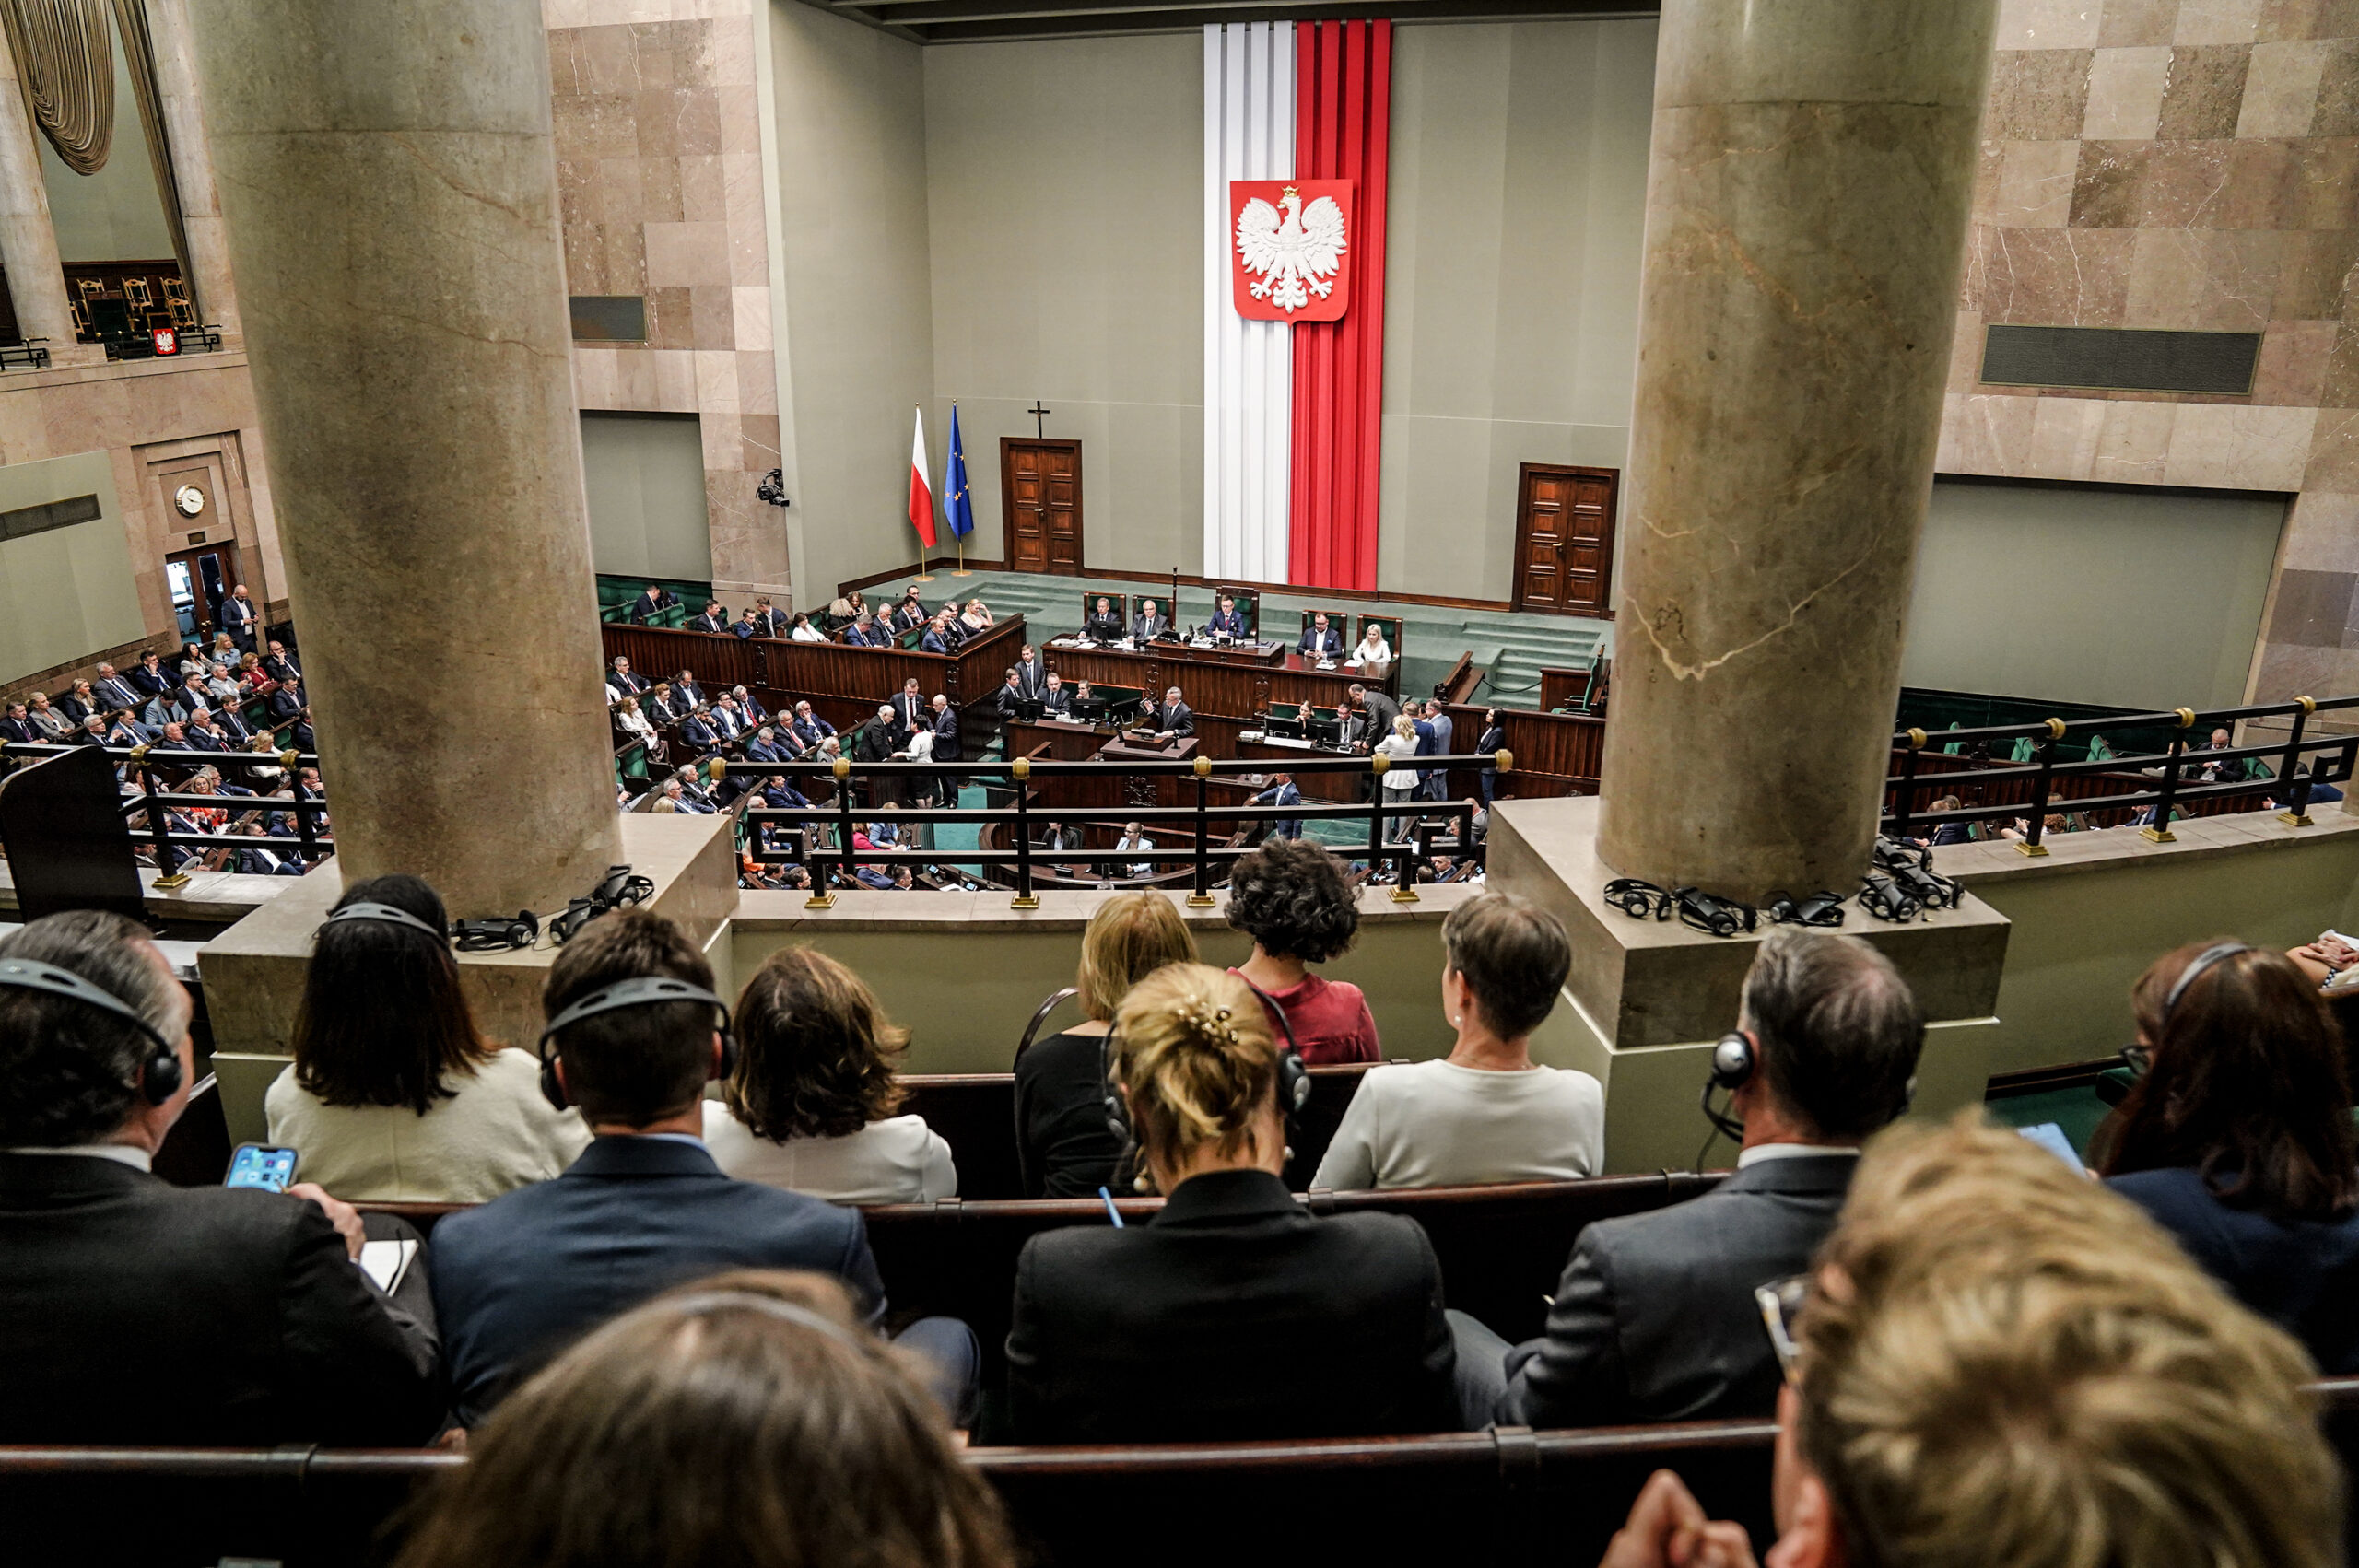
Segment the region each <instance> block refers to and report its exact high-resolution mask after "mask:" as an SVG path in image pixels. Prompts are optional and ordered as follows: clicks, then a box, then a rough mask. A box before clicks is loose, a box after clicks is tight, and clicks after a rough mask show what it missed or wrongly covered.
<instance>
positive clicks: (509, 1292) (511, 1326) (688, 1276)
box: [433, 1138, 885, 1426]
mask: <svg viewBox="0 0 2359 1568" xmlns="http://www.w3.org/2000/svg"><path fill="white" fill-rule="evenodd" d="M726 1269H815V1270H818V1271H819V1272H820V1273H823V1274H833V1275H835V1276H836V1277H837V1278H838V1279H839V1280H841V1281H843V1282H844V1283H845V1284H847V1285H849V1286H850V1287H851V1291H852V1293H853V1294H854V1295H855V1296H857V1297H860V1298H862V1304H863V1308H864V1309H865V1310H866V1311H867V1312H868V1313H869V1314H870V1315H871V1316H872V1317H874V1316H882V1314H883V1312H884V1309H885V1286H884V1282H883V1281H881V1280H880V1279H879V1278H878V1277H877V1273H876V1260H875V1258H874V1257H872V1256H871V1255H870V1253H869V1250H868V1230H867V1227H866V1225H865V1224H863V1223H862V1221H861V1217H860V1214H859V1211H857V1210H851V1209H839V1208H838V1207H836V1206H835V1205H834V1204H832V1203H823V1202H821V1201H820V1200H819V1199H816V1198H807V1197H805V1196H804V1195H803V1194H801V1193H799V1192H788V1191H786V1190H785V1189H784V1188H775V1187H763V1186H760V1185H758V1184H757V1183H754V1182H748V1181H733V1180H731V1179H730V1178H729V1177H727V1176H722V1174H721V1167H720V1166H718V1165H716V1164H713V1163H712V1156H711V1155H710V1154H708V1153H705V1151H704V1149H703V1147H702V1146H701V1145H700V1144H693V1143H682V1142H675V1141H672V1140H670V1139H665V1138H601V1139H599V1140H598V1141H596V1142H594V1143H593V1144H591V1145H590V1147H589V1148H588V1149H586V1150H584V1151H583V1152H582V1154H581V1158H580V1159H578V1160H576V1161H574V1162H573V1164H572V1165H571V1166H570V1167H569V1168H568V1169H567V1171H566V1173H565V1174H564V1175H563V1176H558V1177H557V1179H556V1180H554V1181H545V1182H539V1183H536V1184H534V1186H531V1187H524V1188H517V1189H516V1190H515V1191H513V1192H511V1193H509V1194H507V1195H506V1196H504V1197H500V1198H496V1199H493V1200H492V1201H490V1202H489V1203H487V1204H485V1205H484V1206H483V1207H482V1208H480V1209H472V1210H466V1211H462V1212H460V1213H456V1214H452V1215H451V1216H450V1217H449V1218H447V1219H445V1220H444V1221H443V1222H442V1223H440V1224H439V1225H437V1226H436V1227H435V1228H434V1275H433V1282H434V1312H435V1316H436V1317H437V1318H438V1319H439V1320H440V1324H441V1327H442V1342H443V1347H444V1353H445V1359H446V1361H447V1362H448V1363H449V1365H450V1368H451V1389H452V1406H453V1409H454V1410H456V1411H457V1413H458V1416H459V1419H460V1420H461V1421H462V1422H465V1423H466V1424H467V1425H470V1426H473V1425H475V1424H476V1423H477V1422H480V1421H482V1419H483V1417H484V1415H485V1414H486V1413H487V1411H488V1410H490V1409H491V1407H492V1406H493V1405H494V1404H496V1403H498V1402H499V1398H500V1397H501V1396H502V1395H503V1394H505V1393H506V1392H507V1391H508V1389H509V1388H510V1387H511V1386H512V1385H513V1384H515V1383H516V1382H518V1381H521V1380H522V1378H523V1377H525V1376H527V1375H530V1374H531V1373H532V1372H533V1371H534V1370H535V1369H536V1368H538V1367H539V1366H540V1365H541V1363H544V1362H546V1361H547V1360H548V1359H549V1358H550V1357H551V1356H553V1355H555V1354H556V1353H557V1352H559V1351H561V1350H563V1349H564V1348H565V1347H566V1346H567V1345H568V1344H569V1343H571V1342H572V1341H573V1340H577V1339H579V1338H580V1337H581V1335H583V1334H584V1333H587V1332H588V1331H589V1330H590V1329H592V1328H596V1327H597V1326H598V1325H599V1324H601V1323H604V1321H605V1320H606V1319H608V1318H609V1317H612V1316H615V1315H616V1313H618V1312H623V1311H626V1310H628V1308H630V1307H633V1306H636V1305H639V1304H640V1302H642V1301H645V1300H646V1299H647V1298H648V1297H650V1296H652V1295H655V1294H657V1293H661V1292H663V1291H666V1290H669V1289H671V1288H672V1287H673V1286H674V1285H677V1284H682V1283H685V1282H686V1281H690V1280H695V1279H699V1278H702V1277H703V1276H705V1275H708V1274H717V1273H720V1272H721V1271H722V1270H726Z"/></svg>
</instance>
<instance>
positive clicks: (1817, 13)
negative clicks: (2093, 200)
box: [1598, 0, 1995, 899]
mask: <svg viewBox="0 0 2359 1568" xmlns="http://www.w3.org/2000/svg"><path fill="white" fill-rule="evenodd" d="M1994 28H1995V0H1775V4H1761V3H1759V0H1667V3H1666V4H1665V5H1664V6H1663V13H1662V33H1661V44H1660V53H1659V54H1658V57H1657V62H1656V67H1655V113H1654V141H1653V151H1652V156H1651V162H1650V167H1649V173H1648V181H1647V228H1646V253H1645V262H1644V272H1643V275H1642V279H1641V305H1640V313H1639V324H1638V371H1637V398H1636V408H1635V411H1634V414H1633V417H1632V421H1631V435H1632V441H1631V452H1630V470H1629V482H1628V487H1627V496H1626V499H1625V503H1624V509H1623V524H1622V532H1623V536H1624V539H1625V559H1624V568H1623V570H1624V577H1623V593H1622V605H1621V612H1620V616H1619V619H1618V622H1617V625H1616V630H1615V638H1614V642H1615V647H1614V722H1613V725H1612V727H1611V728H1610V729H1609V730H1608V731H1607V734H1606V749H1605V764H1604V771H1603V777H1602V781H1601V788H1600V793H1601V794H1602V796H1603V802H1602V815H1601V818H1600V825H1599V837H1598V849H1599V852H1600V854H1601V855H1602V857H1603V858H1604V860H1606V861H1607V862H1608V863H1609V864H1610V865H1612V866H1614V868H1616V869H1618V870H1620V871H1622V872H1626V873H1628V874H1631V875H1634V876H1641V877H1645V878H1647V879H1648V880H1649V881H1652V882H1659V883H1663V884H1664V885H1666V886H1670V885H1678V884H1685V883H1696V884H1697V885H1700V886H1702V887H1703V888H1705V889H1707V890H1708V891H1710V892H1715V893H1720V894H1724V895H1735V896H1739V897H1744V898H1748V899H1758V898H1760V897H1761V896H1763V895H1766V894H1767V893H1768V892H1770V891H1771V890H1773V889H1776V888H1789V889H1791V890H1793V891H1794V892H1796V893H1806V892H1809V891H1812V890H1813V889H1816V888H1820V887H1832V888H1836V889H1837V890H1840V891H1846V892H1848V891H1849V890H1850V889H1852V888H1854V887H1856V886H1857V885H1858V882H1859V875H1860V870H1861V868H1862V866H1863V864H1864V863H1865V861H1866V859H1867V854H1868V850H1869V848H1870V845H1871V843H1872V838H1873V834H1874V826H1875V818H1876V814H1877V810H1878V803H1877V797H1878V787H1877V780H1878V779H1879V778H1882V777H1883V775H1884V767H1885V762H1886V757H1887V747H1888V745H1889V742H1890V737H1891V734H1892V729H1893V710H1894V705H1895V701H1896V699H1897V697H1898V694H1899V686H1900V652H1901V638H1902V634H1903V631H1904V625H1903V623H1904V621H1905V618H1906V616H1907V608H1908V598H1909V591H1910V585H1911V578H1912V573H1913V570H1914V567H1915V562H1916V556H1917V544H1918V534H1919V530H1920V529H1921V528H1922V526H1923V523H1924V515H1925V504H1926V500H1927V497H1928V495H1929V494H1930V491H1931V480H1932V473H1933V453H1934V445H1935V440H1936V438H1937V435H1938V433H1939V430H1940V425H1941V412H1942V380H1943V377H1944V375H1945V373H1946V370H1947V368H1948V365H1949V355H1950V335H1951V326H1952V322H1953V320H1954V310H1956V306H1957V290H1958V274H1959V268H1960V265H1961V263H1962V258H1963V255H1964V252H1965V239H1966V214H1967V208H1968V204H1969V200H1970V197H1971V193H1972V188H1973V182H1974V173H1975V161H1976V135H1977V131H1978V124H1979V122H1980V118H1981V113H1982V100H1983V94H1984V88H1985V85H1986V82H1987V80H1988V77H1989V70H1990V61H1991V50H1992V42H1993V32H1994Z"/></svg>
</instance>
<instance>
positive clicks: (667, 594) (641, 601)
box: [630, 583, 680, 626]
mask: <svg viewBox="0 0 2359 1568" xmlns="http://www.w3.org/2000/svg"><path fill="white" fill-rule="evenodd" d="M679 602H680V601H679V599H678V597H677V596H676V595H675V594H674V593H673V592H672V591H671V590H670V589H668V588H658V587H657V586H656V585H655V584H653V583H649V584H648V585H647V591H646V592H644V593H642V594H640V596H639V597H638V598H636V599H634V600H632V601H631V602H630V621H631V624H632V625H633V626H645V625H646V624H647V623H648V622H650V621H651V620H653V619H654V618H655V617H656V616H658V615H660V614H663V612H664V611H666V610H669V609H671V608H672V607H673V606H674V605H675V604H677V603H679Z"/></svg>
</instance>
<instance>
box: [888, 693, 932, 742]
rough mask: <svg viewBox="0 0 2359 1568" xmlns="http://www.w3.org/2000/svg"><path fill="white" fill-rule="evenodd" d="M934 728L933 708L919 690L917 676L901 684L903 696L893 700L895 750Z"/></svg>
mask: <svg viewBox="0 0 2359 1568" xmlns="http://www.w3.org/2000/svg"><path fill="white" fill-rule="evenodd" d="M921 728H923V729H928V730H931V729H933V706H932V705H931V704H930V703H928V702H927V701H926V699H925V696H924V694H923V693H921V692H920V691H919V690H918V682H917V677H916V676H915V675H912V676H910V678H909V679H908V680H906V681H903V682H902V683H901V694H900V695H899V696H897V697H895V698H894V699H893V729H894V732H895V733H894V742H893V744H894V746H895V749H897V750H898V748H900V747H902V746H906V745H908V744H909V743H910V736H911V735H914V734H916V733H917V732H918V731H919V730H920V729H921Z"/></svg>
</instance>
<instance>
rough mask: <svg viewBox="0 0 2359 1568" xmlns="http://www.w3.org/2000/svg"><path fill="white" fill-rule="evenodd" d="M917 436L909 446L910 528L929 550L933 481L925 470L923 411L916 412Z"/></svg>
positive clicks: (931, 539) (930, 547)
mask: <svg viewBox="0 0 2359 1568" xmlns="http://www.w3.org/2000/svg"><path fill="white" fill-rule="evenodd" d="M917 412H918V427H917V435H916V436H915V437H914V438H913V439H912V440H911V442H910V527H911V528H914V529H916V530H917V531H918V538H919V539H920V541H921V542H922V543H923V544H924V545H925V547H926V548H927V549H929V550H931V549H933V479H932V477H930V476H929V475H928V474H927V473H926V469H925V410H924V409H922V408H921V409H919V410H918V411H917Z"/></svg>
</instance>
